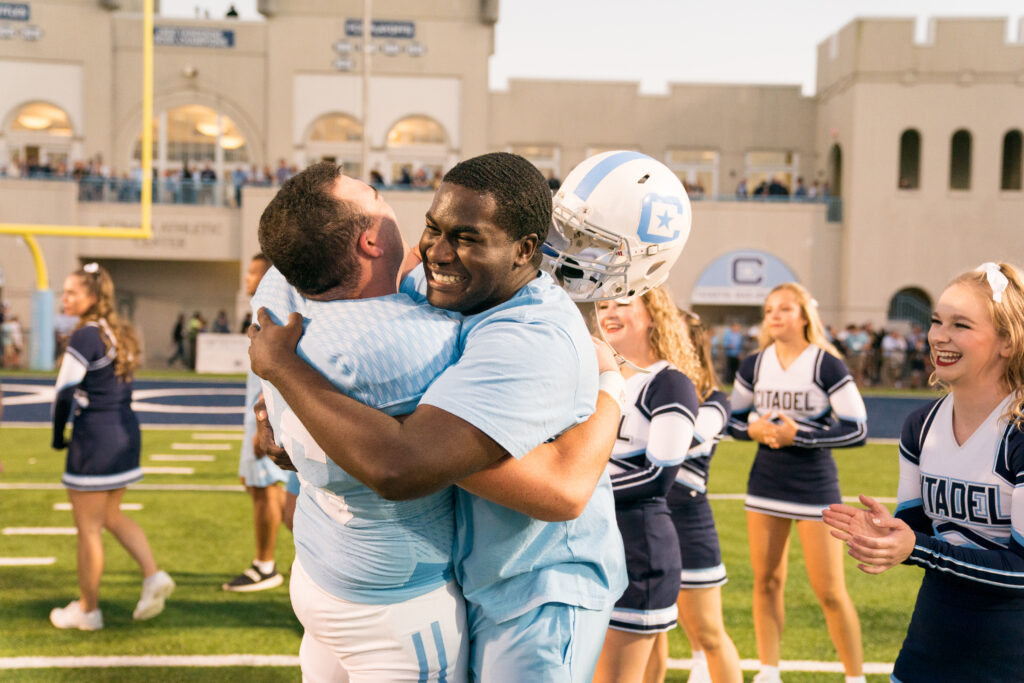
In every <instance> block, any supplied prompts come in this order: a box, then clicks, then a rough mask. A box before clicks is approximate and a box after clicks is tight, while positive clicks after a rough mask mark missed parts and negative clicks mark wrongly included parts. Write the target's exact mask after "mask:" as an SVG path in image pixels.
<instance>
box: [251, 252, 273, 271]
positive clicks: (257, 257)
mask: <svg viewBox="0 0 1024 683" xmlns="http://www.w3.org/2000/svg"><path fill="white" fill-rule="evenodd" d="M249 260H250V261H263V262H264V263H266V264H267V268H269V267H270V266H272V265H274V264H273V263H271V262H270V259H269V258H268V257H267V255H266V254H264V253H263V252H262V251H261V252H257V253H255V254H253V256H252V258H251V259H249Z"/></svg>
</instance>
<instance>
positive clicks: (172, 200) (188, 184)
mask: <svg viewBox="0 0 1024 683" xmlns="http://www.w3.org/2000/svg"><path fill="white" fill-rule="evenodd" d="M3 177H5V176H3V175H0V178H3ZM7 177H13V176H7ZM19 177H22V178H28V179H30V180H44V181H56V182H74V183H77V184H78V200H79V201H82V202H125V203H132V202H138V201H140V200H141V198H142V183H141V181H140V180H138V179H135V178H116V177H110V178H105V177H103V176H98V175H87V176H82V177H80V178H75V177H74V176H71V175H57V174H54V173H38V172H30V173H28V174H26V175H23V176H19ZM278 184H279V183H277V182H268V181H262V182H260V181H257V182H253V181H251V180H246V181H245V182H244V183H243V184H235V182H234V180H233V179H228V180H203V179H201V178H191V179H184V180H183V179H178V178H165V179H163V180H160V181H154V182H153V201H154V202H156V203H159V204H199V205H210V206H240V205H241V203H242V187H244V186H249V187H272V186H275V185H278ZM374 187H375V188H377V189H378V190H388V191H398V192H433V191H434V188H433V187H431V186H429V185H428V186H425V187H416V186H414V185H386V184H380V183H374ZM690 199H691V200H692V201H695V202H700V201H715V202H743V203H753V204H824V205H825V219H826V220H827V221H828V222H829V223H840V222H842V220H843V200H842V199H840V198H839V197H806V196H801V197H794V196H790V195H757V196H747V197H737V196H736V195H732V194H719V195H714V196H708V195H696V194H694V195H692V196H691V197H690Z"/></svg>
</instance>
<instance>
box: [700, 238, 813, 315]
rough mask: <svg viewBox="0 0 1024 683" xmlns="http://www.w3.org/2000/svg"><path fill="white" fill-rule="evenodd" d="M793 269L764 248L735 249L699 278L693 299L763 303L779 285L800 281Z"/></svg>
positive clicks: (715, 302) (731, 303) (730, 303)
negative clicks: (761, 249) (763, 249)
mask: <svg viewBox="0 0 1024 683" xmlns="http://www.w3.org/2000/svg"><path fill="white" fill-rule="evenodd" d="M799 281H800V280H799V279H798V278H797V277H796V275H794V274H793V271H791V270H790V269H789V267H788V266H786V264H785V263H783V262H782V261H780V260H779V259H778V258H776V257H775V256H772V255H771V254H769V253H766V252H763V251H754V250H741V251H732V252H729V253H728V254H724V255H722V256H719V257H718V258H717V259H715V260H714V261H712V262H711V265H709V266H708V267H707V268H705V269H704V272H702V273H701V274H700V277H699V278H697V285H696V287H694V289H693V296H692V298H691V303H693V304H706V305H726V306H760V305H761V304H763V303H764V300H765V297H766V296H768V292H770V291H771V289H772V288H773V287H775V286H776V285H780V284H782V283H783V282H799Z"/></svg>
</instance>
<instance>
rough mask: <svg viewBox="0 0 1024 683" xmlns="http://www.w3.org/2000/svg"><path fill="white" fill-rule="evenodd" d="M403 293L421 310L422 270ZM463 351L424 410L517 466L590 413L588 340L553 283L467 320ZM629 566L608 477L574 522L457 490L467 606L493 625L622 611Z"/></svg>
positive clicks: (593, 393) (459, 563)
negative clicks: (615, 607) (476, 432)
mask: <svg viewBox="0 0 1024 683" xmlns="http://www.w3.org/2000/svg"><path fill="white" fill-rule="evenodd" d="M402 291H403V292H406V293H409V294H410V295H412V296H416V297H417V298H418V300H420V301H424V300H425V291H426V290H425V282H424V280H423V277H422V270H421V269H417V270H416V271H414V272H413V276H412V277H411V278H407V279H406V281H405V282H403V286H402ZM459 340H460V347H461V352H462V355H461V358H460V359H459V361H458V363H457V364H455V365H453V366H452V367H450V368H448V369H447V370H445V371H444V372H443V373H442V374H441V376H440V377H439V378H438V379H437V380H436V381H435V382H434V383H433V384H432V385H431V386H430V388H429V389H428V390H427V392H426V394H424V396H423V398H422V399H421V401H420V402H421V403H425V404H429V405H433V406H436V407H438V408H440V409H442V410H444V411H446V412H449V413H451V414H453V415H456V416H458V417H460V418H462V419H463V420H466V421H467V422H469V423H470V424H472V425H473V426H474V427H476V428H477V429H480V430H481V431H483V432H484V433H485V434H487V435H488V436H490V437H491V438H492V439H494V440H495V441H496V442H497V443H498V444H500V445H501V446H502V447H504V448H505V450H506V451H508V452H509V454H511V455H512V456H513V457H515V458H521V457H522V456H524V455H525V454H526V453H528V452H529V451H531V450H533V449H534V448H535V447H536V446H537V445H539V444H541V443H543V442H545V441H548V440H549V439H551V438H554V437H555V436H557V435H558V434H560V433H561V432H563V431H565V430H566V429H568V428H570V427H572V426H573V425H575V424H577V423H579V422H582V421H583V420H585V419H586V418H587V417H588V416H589V415H590V414H591V413H592V412H593V411H594V406H595V403H596V401H597V376H598V372H597V358H596V356H595V354H594V347H593V343H592V342H591V340H590V334H589V333H588V332H587V328H586V325H585V324H584V322H583V318H582V317H581V316H580V314H579V311H578V310H577V308H576V306H575V304H573V303H572V301H571V300H570V299H569V297H568V296H567V295H566V293H565V292H564V291H563V290H562V289H561V288H559V287H558V286H556V285H555V283H554V281H552V280H551V278H550V277H549V276H548V275H546V274H541V275H540V276H539V277H537V278H535V279H534V280H532V281H530V282H529V283H528V284H527V285H525V286H524V287H522V288H521V289H520V290H519V291H518V292H517V293H516V294H515V295H514V296H513V297H512V298H511V299H509V300H508V301H506V302H505V303H503V304H500V305H498V306H495V307H494V308H491V309H489V310H487V311H484V312H483V313H479V314H477V315H473V316H468V317H466V318H464V320H463V323H462V329H461V331H460V334H459ZM624 557H625V553H624V551H623V547H622V538H621V536H620V535H619V530H618V526H617V525H616V521H615V503H614V500H613V498H612V491H611V485H610V483H609V480H608V476H607V475H602V477H601V480H600V482H599V483H598V485H597V489H596V490H595V491H594V495H593V497H592V498H591V500H590V503H589V504H588V505H587V507H586V509H585V510H584V512H583V514H582V515H580V517H579V518H578V519H575V520H572V521H569V522H541V521H538V520H535V519H533V518H532V517H528V516H526V515H523V514H520V513H518V512H515V511H513V510H510V509H508V508H506V507H503V506H501V505H497V504H495V503H491V502H490V501H487V500H484V499H482V498H478V497H477V496H474V495H472V494H470V493H466V492H465V491H463V490H461V489H456V545H455V571H456V577H457V578H458V580H459V582H460V583H461V584H462V591H463V594H464V595H465V597H466V599H467V600H468V601H470V602H471V603H474V604H475V605H477V606H478V607H479V608H480V609H481V610H482V612H483V613H484V614H485V615H486V616H487V617H488V618H489V619H491V620H492V621H494V622H496V623H500V622H503V621H507V620H509V619H513V618H515V617H517V616H520V615H522V614H524V613H526V612H528V611H530V610H532V609H534V608H536V607H538V606H540V605H542V604H545V603H563V604H568V605H575V606H579V607H585V608H588V609H603V608H605V607H608V606H610V605H612V604H614V603H615V601H616V600H617V599H618V598H619V596H620V595H621V594H622V592H623V591H624V590H625V588H626V570H625V559H624Z"/></svg>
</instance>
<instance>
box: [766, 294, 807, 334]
mask: <svg viewBox="0 0 1024 683" xmlns="http://www.w3.org/2000/svg"><path fill="white" fill-rule="evenodd" d="M806 327H807V318H806V317H805V316H804V312H803V310H802V309H801V308H800V301H799V299H798V298H797V296H796V294H794V293H793V292H791V291H789V290H788V289H780V290H777V291H775V292H772V293H771V294H769V295H768V298H767V299H766V300H765V302H764V328H765V330H767V332H768V334H769V335H771V338H772V341H777V342H783V343H787V342H793V341H797V340H800V339H805V336H804V329H805V328H806Z"/></svg>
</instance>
